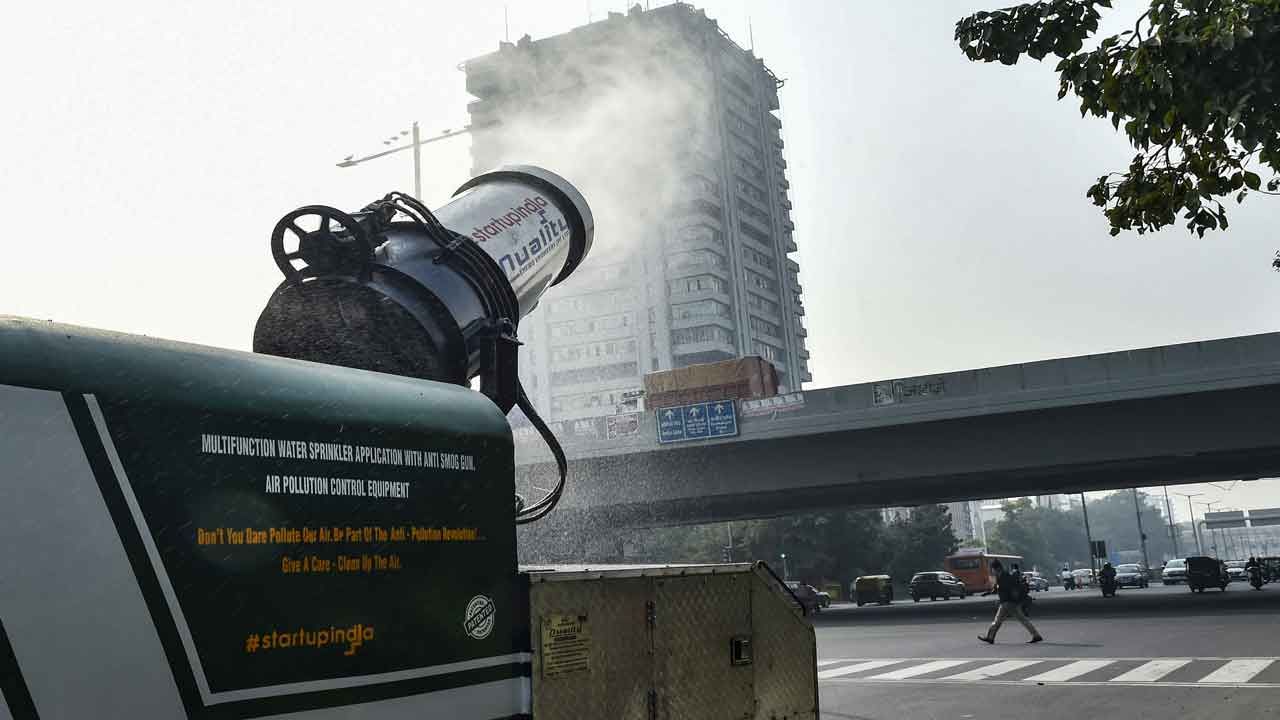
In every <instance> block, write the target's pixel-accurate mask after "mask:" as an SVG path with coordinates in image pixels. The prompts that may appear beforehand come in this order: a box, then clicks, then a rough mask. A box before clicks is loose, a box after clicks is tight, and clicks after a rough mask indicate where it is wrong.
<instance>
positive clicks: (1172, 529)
mask: <svg viewBox="0 0 1280 720" xmlns="http://www.w3.org/2000/svg"><path fill="white" fill-rule="evenodd" d="M1164 509H1165V512H1166V513H1168V515H1169V539H1170V540H1172V541H1173V556H1174V557H1178V528H1177V525H1176V524H1175V523H1174V522H1173V504H1172V503H1170V502H1169V486H1168V485H1166V486H1164Z"/></svg>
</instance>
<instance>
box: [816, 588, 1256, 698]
mask: <svg viewBox="0 0 1280 720" xmlns="http://www.w3.org/2000/svg"><path fill="white" fill-rule="evenodd" d="M1035 597H1036V601H1035V609H1034V610H1033V617H1032V620H1033V621H1034V622H1035V624H1036V625H1037V627H1038V628H1039V630H1040V632H1041V634H1043V635H1044V637H1045V642H1043V643H1038V644H1035V645H1029V644H1026V640H1027V639H1028V637H1029V636H1028V635H1027V632H1026V630H1024V629H1023V628H1022V627H1021V626H1020V625H1018V624H1017V623H1016V622H1014V623H1012V624H1008V623H1006V624H1005V626H1004V627H1003V628H1002V629H1001V630H1000V634H999V637H998V638H997V641H996V645H994V646H989V645H986V644H983V643H980V642H978V639H977V636H978V634H979V633H982V632H984V631H985V629H986V627H987V625H988V623H990V622H991V616H992V614H993V613H994V601H993V599H992V598H978V597H970V598H968V599H965V600H958V599H957V600H949V601H942V600H939V601H937V602H930V601H927V600H926V601H922V602H920V603H919V604H915V603H912V602H910V601H907V602H905V603H903V602H896V603H894V604H893V605H891V606H886V607H874V606H868V607H862V608H858V607H854V606H853V605H847V604H846V605H836V606H833V607H832V608H830V609H828V610H825V611H823V612H822V613H821V614H820V615H818V616H816V617H815V619H814V623H813V624H814V629H815V632H816V635H817V641H818V676H819V680H818V691H819V696H820V698H821V702H822V718H823V720H855V719H856V720H864V719H866V720H870V719H875V720H882V719H883V720H888V719H890V718H892V719H894V720H898V719H901V718H947V719H948V720H964V719H966V718H975V719H978V720H1005V719H1006V718H1007V719H1008V720H1015V719H1016V720H1026V719H1027V718H1028V717H1029V716H1030V717H1034V718H1035V720H1067V719H1068V718H1070V719H1071V720H1079V718H1080V717H1082V716H1086V717H1101V713H1103V712H1106V713H1107V715H1108V716H1111V717H1116V718H1130V717H1133V718H1137V717H1143V718H1146V717H1151V718H1160V717H1177V718H1179V719H1180V720H1181V719H1183V718H1215V719H1217V720H1224V719H1225V718H1236V717H1242V718H1243V717H1248V718H1260V717H1280V585H1277V584H1272V585H1268V586H1266V588H1265V589H1264V590H1263V591H1261V592H1257V591H1254V590H1253V589H1252V588H1250V587H1249V586H1248V585H1246V584H1244V583H1233V584H1232V585H1231V587H1230V588H1228V590H1227V591H1226V592H1218V591H1206V592H1205V593H1203V594H1192V593H1191V592H1190V591H1189V590H1187V588H1186V587H1185V586H1170V587H1165V586H1159V585H1157V586H1152V587H1150V588H1146V589H1126V590H1122V591H1121V592H1120V594H1119V596H1117V597H1115V598H1103V597H1101V595H1100V593H1099V592H1098V591H1097V590H1079V591H1074V592H1067V591H1064V590H1062V589H1061V588H1055V589H1053V590H1051V591H1049V592H1042V593H1037V594H1036V596H1035Z"/></svg>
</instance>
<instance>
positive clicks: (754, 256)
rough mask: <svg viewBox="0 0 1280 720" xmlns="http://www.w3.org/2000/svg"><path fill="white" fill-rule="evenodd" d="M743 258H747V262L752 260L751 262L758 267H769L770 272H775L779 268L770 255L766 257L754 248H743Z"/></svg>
mask: <svg viewBox="0 0 1280 720" xmlns="http://www.w3.org/2000/svg"><path fill="white" fill-rule="evenodd" d="M742 257H744V258H746V259H747V260H750V261H751V262H753V263H755V264H757V265H763V266H764V267H767V268H769V269H770V270H773V269H775V268H777V266H778V264H777V263H775V262H774V261H773V258H771V257H769V256H768V255H765V254H764V253H762V252H760V251H758V250H755V249H754V248H749V247H743V248H742Z"/></svg>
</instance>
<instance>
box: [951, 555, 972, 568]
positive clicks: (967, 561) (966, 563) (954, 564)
mask: <svg viewBox="0 0 1280 720" xmlns="http://www.w3.org/2000/svg"><path fill="white" fill-rule="evenodd" d="M978 564H979V563H978V559H977V558H955V559H953V560H952V561H951V569H952V570H977V569H978Z"/></svg>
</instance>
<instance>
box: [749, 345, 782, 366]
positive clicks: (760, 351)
mask: <svg viewBox="0 0 1280 720" xmlns="http://www.w3.org/2000/svg"><path fill="white" fill-rule="evenodd" d="M751 352H753V353H755V354H756V355H759V356H760V357H762V358H764V359H765V360H768V361H769V362H776V361H779V360H782V358H783V356H784V355H786V353H784V352H782V349H781V348H778V347H774V346H773V345H770V344H769V343H766V342H760V341H759V340H752V341H751Z"/></svg>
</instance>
